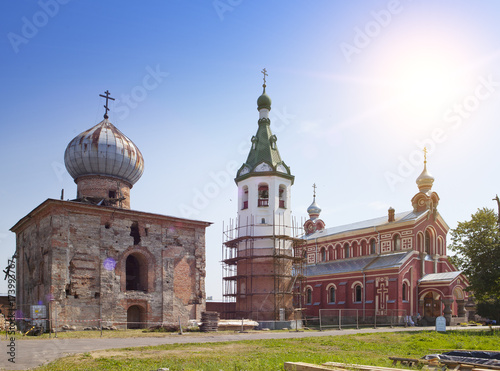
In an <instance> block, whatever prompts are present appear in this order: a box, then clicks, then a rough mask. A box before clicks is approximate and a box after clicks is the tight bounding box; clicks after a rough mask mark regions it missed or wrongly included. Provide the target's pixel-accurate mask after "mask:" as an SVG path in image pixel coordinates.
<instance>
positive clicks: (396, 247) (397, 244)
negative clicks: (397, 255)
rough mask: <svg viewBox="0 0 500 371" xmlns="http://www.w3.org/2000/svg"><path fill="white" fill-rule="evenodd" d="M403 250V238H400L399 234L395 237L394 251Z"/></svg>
mask: <svg viewBox="0 0 500 371" xmlns="http://www.w3.org/2000/svg"><path fill="white" fill-rule="evenodd" d="M399 250H401V237H399V234H395V235H394V251H399Z"/></svg>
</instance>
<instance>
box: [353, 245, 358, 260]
mask: <svg viewBox="0 0 500 371" xmlns="http://www.w3.org/2000/svg"><path fill="white" fill-rule="evenodd" d="M358 250H359V246H358V243H357V242H356V241H354V242H353V243H352V257H353V258H355V257H357V256H359V251H358Z"/></svg>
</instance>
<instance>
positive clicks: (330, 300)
mask: <svg viewBox="0 0 500 371" xmlns="http://www.w3.org/2000/svg"><path fill="white" fill-rule="evenodd" d="M328 303H330V304H335V286H333V285H332V286H330V287H329V288H328Z"/></svg>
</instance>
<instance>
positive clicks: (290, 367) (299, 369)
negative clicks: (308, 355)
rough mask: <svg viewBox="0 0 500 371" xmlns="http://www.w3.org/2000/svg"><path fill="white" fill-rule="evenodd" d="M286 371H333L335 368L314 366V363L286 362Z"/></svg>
mask: <svg viewBox="0 0 500 371" xmlns="http://www.w3.org/2000/svg"><path fill="white" fill-rule="evenodd" d="M285 370H286V371H318V370H321V371H324V370H327V371H332V370H335V368H332V367H327V366H322V365H313V364H312V363H305V362H285Z"/></svg>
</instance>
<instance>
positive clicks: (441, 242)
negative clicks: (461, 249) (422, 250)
mask: <svg viewBox="0 0 500 371" xmlns="http://www.w3.org/2000/svg"><path fill="white" fill-rule="evenodd" d="M443 245H444V244H443V239H442V238H441V236H440V237H438V251H437V253H438V254H439V255H445V252H444V247H443Z"/></svg>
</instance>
